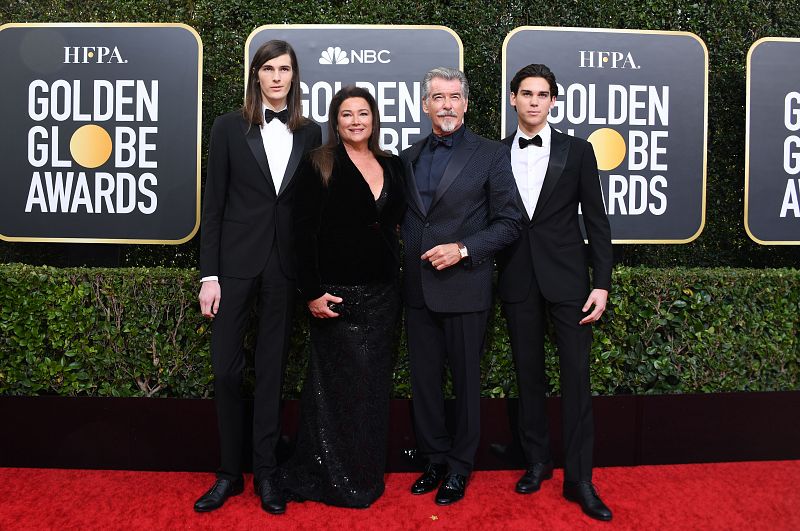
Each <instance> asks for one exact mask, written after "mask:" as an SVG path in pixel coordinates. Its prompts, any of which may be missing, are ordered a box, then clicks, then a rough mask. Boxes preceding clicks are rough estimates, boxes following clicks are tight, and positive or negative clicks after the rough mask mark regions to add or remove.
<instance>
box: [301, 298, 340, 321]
mask: <svg viewBox="0 0 800 531" xmlns="http://www.w3.org/2000/svg"><path fill="white" fill-rule="evenodd" d="M340 302H342V298H341V297H337V296H336V295H331V294H330V293H325V294H324V295H323V296H322V297H320V298H318V299H314V300H313V301H308V310H309V311H310V312H311V315H313V316H314V317H316V318H317V319H327V318H329V317H339V314H338V313H336V312H334V311H332V310H331V309H330V308H329V307H328V304H329V303H336V304H339V303H340Z"/></svg>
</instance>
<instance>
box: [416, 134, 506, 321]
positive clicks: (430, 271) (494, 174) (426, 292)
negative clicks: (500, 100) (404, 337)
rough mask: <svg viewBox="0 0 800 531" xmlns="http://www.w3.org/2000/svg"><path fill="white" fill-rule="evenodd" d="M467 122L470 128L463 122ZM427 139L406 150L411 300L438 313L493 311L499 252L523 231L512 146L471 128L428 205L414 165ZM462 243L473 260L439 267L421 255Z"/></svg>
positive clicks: (459, 144)
mask: <svg viewBox="0 0 800 531" xmlns="http://www.w3.org/2000/svg"><path fill="white" fill-rule="evenodd" d="M462 127H466V126H462ZM427 141H428V139H427V137H426V138H424V139H422V140H420V141H418V142H417V143H415V144H414V145H412V146H411V147H409V148H408V149H406V150H405V151H403V153H401V155H400V158H401V159H402V161H403V164H404V167H405V170H406V184H407V186H406V189H407V191H408V193H407V201H408V210H407V211H406V215H405V217H404V219H403V223H402V227H401V228H402V236H403V242H404V245H405V255H404V268H403V296H404V299H405V303H406V304H408V305H410V306H412V307H415V308H421V307H423V306H427V307H428V308H429V309H431V310H433V311H436V312H454V313H466V312H477V311H483V310H487V309H489V308H490V307H491V304H492V273H493V269H494V264H493V260H492V258H493V256H494V254H495V253H496V252H498V251H499V250H500V249H503V248H504V247H506V246H507V245H509V244H510V243H512V242H513V241H514V240H515V239H516V238H517V237H518V236H519V232H520V228H521V225H520V212H519V207H518V206H517V202H516V195H517V193H516V184H515V183H514V175H513V173H512V172H511V158H510V156H509V150H508V147H507V146H504V145H503V144H501V143H500V142H495V141H492V140H488V139H486V138H483V137H480V136H478V135H476V134H474V133H473V132H472V131H470V130H469V129H466V130H465V131H464V136H463V138H462V139H461V141H460V142H459V143H458V144H457V145H456V146H454V147H453V148H452V149H454V152H453V153H452V156H451V158H450V162H449V163H448V165H447V168H445V171H444V175H443V176H442V179H441V181H440V183H439V186H438V188H437V189H436V193H435V194H434V198H433V201H432V202H431V206H430V208H429V209H428V210H426V209H425V207H424V205H423V203H422V199H421V198H420V195H419V191H418V190H417V185H416V179H415V178H414V164H415V162H416V160H417V158H418V157H419V154H420V151H421V150H422V149H423V148H425V149H427V147H426V146H427ZM457 241H460V242H462V243H463V244H464V245H465V246H466V247H467V249H468V251H469V254H470V256H469V258H468V259H466V260H462V261H461V262H459V263H457V264H456V265H454V266H451V267H448V268H446V269H443V270H441V271H437V270H436V269H435V268H434V267H433V266H432V265H431V264H430V262H428V261H427V260H426V261H422V260H421V259H420V256H421V255H422V253H424V252H425V251H427V250H428V249H430V248H432V247H435V246H436V245H439V244H446V243H454V242H457Z"/></svg>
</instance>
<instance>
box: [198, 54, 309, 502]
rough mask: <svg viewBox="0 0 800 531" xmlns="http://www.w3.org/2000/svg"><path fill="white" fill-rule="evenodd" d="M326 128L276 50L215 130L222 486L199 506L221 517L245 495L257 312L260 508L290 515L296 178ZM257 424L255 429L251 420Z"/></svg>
mask: <svg viewBox="0 0 800 531" xmlns="http://www.w3.org/2000/svg"><path fill="white" fill-rule="evenodd" d="M320 143H321V130H320V127H319V125H317V124H315V123H313V122H311V121H309V120H307V119H305V118H303V116H302V114H301V105H300V73H299V70H298V66H297V57H296V56H295V53H294V50H293V49H292V47H291V46H290V45H289V43H287V42H285V41H278V40H273V41H269V42H267V43H265V44H263V45H262V46H261V47H259V49H258V50H257V51H256V53H255V55H254V57H253V60H252V62H251V68H250V71H249V75H248V80H247V89H246V93H245V105H244V107H243V108H242V109H241V110H240V111H235V112H232V113H228V114H224V115H222V116H220V117H218V118H217V119H216V120H215V121H214V125H213V127H212V128H211V142H210V145H209V156H208V173H207V176H206V188H205V195H204V198H203V218H202V225H201V245H200V275H201V277H202V279H201V282H202V286H201V288H200V294H199V299H200V309H201V311H202V313H203V315H204V316H206V317H208V318H210V319H213V320H214V324H213V329H212V333H211V362H212V366H213V369H214V394H215V402H216V407H217V421H218V424H219V439H220V453H221V463H220V468H219V470H218V471H217V480H216V482H215V483H214V485H213V486H212V487H211V489H210V490H209V491H208V492H206V493H205V494H204V495H203V496H201V497H200V499H198V500H197V502H196V503H195V505H194V508H195V510H196V511H198V512H206V511H213V510H215V509H218V508H219V507H221V506H222V504H223V503H225V500H226V499H228V497H230V496H235V495H237V494H239V493H241V492H242V491H243V489H244V482H243V477H242V448H243V441H242V438H243V437H242V432H243V430H244V422H245V419H244V411H243V409H244V404H243V401H242V392H241V385H242V369H243V368H244V364H245V362H244V352H243V349H242V340H243V335H244V331H245V325H246V321H247V317H248V315H249V312H250V307H251V305H252V302H253V299H256V300H257V303H258V337H257V343H256V350H255V356H254V359H255V375H256V384H255V401H254V412H253V419H252V422H253V475H254V486H255V489H256V492H257V494H258V495H259V496H260V497H261V506H262V508H263V509H264V510H265V511H267V512H270V513H273V514H280V513H283V512H284V511H285V508H286V502H285V500H284V498H283V495H282V493H281V491H280V490H279V488H278V487H277V485H276V484H275V481H274V478H273V474H274V471H275V466H276V460H275V445H276V443H277V440H278V436H279V429H280V415H279V410H280V399H281V382H282V379H283V363H284V359H285V356H286V352H287V349H288V343H289V333H290V330H291V317H292V311H293V308H294V293H295V270H296V263H295V262H296V258H295V256H294V240H293V229H292V223H293V222H292V205H293V203H294V180H293V176H294V173H295V170H296V169H297V167H298V164H299V163H300V159H301V158H302V156H303V155H304V154H305V153H307V152H308V151H310V150H311V149H314V148H315V147H317V146H319V145H320ZM248 420H249V419H248Z"/></svg>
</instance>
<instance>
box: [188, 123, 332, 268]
mask: <svg viewBox="0 0 800 531" xmlns="http://www.w3.org/2000/svg"><path fill="white" fill-rule="evenodd" d="M293 137H294V138H293V145H292V154H291V155H290V157H289V164H288V165H287V167H286V174H285V175H284V177H283V181H282V183H281V189H280V190H278V191H277V193H276V191H275V185H274V184H273V181H272V175H271V174H270V171H269V164H268V163H267V154H266V152H265V151H264V143H263V141H262V139H261V131H260V129H259V127H258V126H257V125H251V124H249V123H248V122H247V121H246V120H245V119H244V118H243V117H242V115H241V113H240V112H238V111H236V112H231V113H228V114H224V115H222V116H220V117H218V118H217V119H216V120H215V121H214V125H213V126H212V128H211V142H210V145H209V154H208V171H207V175H206V189H205V195H204V197H203V218H202V223H201V240H200V276H201V277H206V276H210V275H217V276H226V277H235V278H253V277H255V276H257V275H258V274H259V273H260V272H261V270H262V269H263V268H264V266H265V265H266V263H267V259H268V258H269V254H270V252H271V250H272V248H273V244H277V245H275V248H276V249H277V252H278V254H279V258H280V264H281V269H282V270H283V272H284V274H285V275H286V276H287V277H289V278H295V270H296V258H295V255H294V236H293V233H294V231H293V220H292V204H293V199H294V189H295V182H294V178H293V177H294V174H295V171H296V170H297V167H298V165H299V164H300V160H301V158H302V156H303V155H304V154H305V153H307V152H308V151H310V150H311V149H314V148H315V147H317V146H319V145H320V143H321V139H322V132H321V130H320V127H319V125H317V124H316V123H314V122H308V123H306V124H305V125H304V126H303V127H301V128H300V129H298V130H297V131H295V132H294V135H293Z"/></svg>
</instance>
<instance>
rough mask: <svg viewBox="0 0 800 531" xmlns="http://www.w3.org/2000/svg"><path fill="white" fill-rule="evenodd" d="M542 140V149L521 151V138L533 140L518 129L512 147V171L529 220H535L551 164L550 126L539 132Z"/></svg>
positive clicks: (530, 146) (546, 125)
mask: <svg viewBox="0 0 800 531" xmlns="http://www.w3.org/2000/svg"><path fill="white" fill-rule="evenodd" d="M539 136H540V137H541V139H542V145H541V147H539V146H535V145H533V144H531V145H529V146H528V147H526V148H525V149H520V147H519V139H520V138H532V137H529V136H528V135H526V134H525V133H523V132H522V131H521V130H520V129H519V127H517V134H516V135H514V143H513V144H512V146H511V169H512V171H513V172H514V180H515V181H517V189H518V190H519V195H520V196H521V197H522V203H523V204H524V205H525V211H526V212H527V213H528V219H530V218H533V212H534V211H535V210H536V203H537V202H538V201H539V194H541V193H542V184H544V176H545V174H546V173H547V164H548V163H549V162H550V139H551V136H552V129H550V124H545V126H544V129H542V130H541V131H539Z"/></svg>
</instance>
